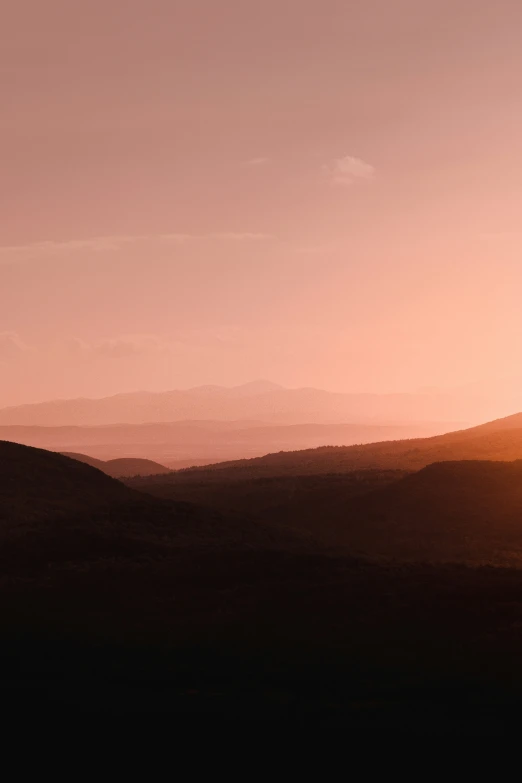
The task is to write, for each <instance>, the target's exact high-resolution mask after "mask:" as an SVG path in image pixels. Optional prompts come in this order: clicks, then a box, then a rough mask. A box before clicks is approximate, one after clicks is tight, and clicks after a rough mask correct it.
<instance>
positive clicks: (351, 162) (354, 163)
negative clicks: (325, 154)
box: [326, 155, 375, 186]
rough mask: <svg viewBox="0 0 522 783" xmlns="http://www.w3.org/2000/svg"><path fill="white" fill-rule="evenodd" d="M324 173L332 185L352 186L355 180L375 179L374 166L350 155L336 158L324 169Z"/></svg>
mask: <svg viewBox="0 0 522 783" xmlns="http://www.w3.org/2000/svg"><path fill="white" fill-rule="evenodd" d="M326 172H327V173H328V175H329V176H330V177H331V181H332V182H333V184H334V185H344V186H345V185H352V184H353V183H354V182H355V181H356V180H372V179H374V177H375V168H374V166H372V165H371V164H370V163H366V162H365V161H364V160H361V158H354V157H353V156H352V155H345V156H344V158H336V159H335V160H334V161H333V163H331V164H330V165H329V166H327V167H326Z"/></svg>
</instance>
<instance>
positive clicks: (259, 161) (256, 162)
mask: <svg viewBox="0 0 522 783" xmlns="http://www.w3.org/2000/svg"><path fill="white" fill-rule="evenodd" d="M267 163H270V158H250V160H245V161H244V164H243V165H244V166H248V167H249V168H259V167H260V166H266V164H267Z"/></svg>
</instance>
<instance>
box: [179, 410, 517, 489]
mask: <svg viewBox="0 0 522 783" xmlns="http://www.w3.org/2000/svg"><path fill="white" fill-rule="evenodd" d="M516 459H522V414H520V413H518V414H515V415H513V416H508V417H507V418H504V419H498V420H497V421H492V422H488V423H487V424H482V425H480V426H478V427H472V428H470V429H466V430H459V431H457V432H450V433H447V434H445V435H437V436H434V437H431V438H414V439H409V440H396V441H383V442H380V443H369V444H362V445H355V446H346V447H344V446H338V447H335V446H324V447H321V448H317V449H306V450H302V451H285V452H280V453H277V454H267V455H266V456H264V457H258V458H255V459H245V460H235V461H232V462H222V463H219V464H216V465H209V466H202V467H197V468H190V469H187V470H186V471H183V473H184V476H183V477H182V478H180V479H178V478H177V477H176V475H177V474H174V475H173V476H172V477H171V478H170V479H169V480H171V481H172V482H174V483H175V482H176V481H178V480H180V481H183V482H187V481H190V480H194V481H201V480H203V477H204V476H208V477H209V480H225V479H230V480H234V479H240V478H268V477H275V476H285V475H287V476H290V475H291V476H296V475H318V474H325V473H348V472H351V471H354V470H410V471H411V470H420V469H421V468H423V467H426V465H429V464H431V463H432V462H443V461H448V460H449V461H459V460H500V461H506V460H508V461H509V460H516ZM214 472H217V474H216V476H214V477H213V478H211V474H213V473H214Z"/></svg>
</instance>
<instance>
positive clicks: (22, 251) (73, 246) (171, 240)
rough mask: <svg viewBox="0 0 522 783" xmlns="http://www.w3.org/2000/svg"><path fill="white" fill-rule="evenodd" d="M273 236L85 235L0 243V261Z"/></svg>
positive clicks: (244, 234) (5, 262) (223, 234)
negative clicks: (70, 237) (24, 242)
mask: <svg viewBox="0 0 522 783" xmlns="http://www.w3.org/2000/svg"><path fill="white" fill-rule="evenodd" d="M263 239H273V237H272V236H271V235H270V234H262V233H253V232H234V231H223V232H214V233H210V234H181V233H173V234H132V235H119V234H118V235H111V236H99V237H90V238H88V239H67V240H48V241H44V242H32V243H30V244H26V245H4V246H1V245H0V264H7V263H14V262H17V261H30V260H33V259H35V260H38V259H40V258H48V257H60V256H64V255H69V254H71V255H73V254H75V253H106V252H111V251H118V250H122V249H124V248H125V247H129V246H132V245H139V244H152V245H165V244H169V245H185V244H188V243H190V242H198V241H204V240H207V241H208V240H221V241H249V240H251V241H258V240H263Z"/></svg>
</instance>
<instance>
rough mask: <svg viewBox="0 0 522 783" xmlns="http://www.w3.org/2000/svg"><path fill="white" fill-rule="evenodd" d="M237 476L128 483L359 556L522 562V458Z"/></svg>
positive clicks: (178, 476) (208, 474)
mask: <svg viewBox="0 0 522 783" xmlns="http://www.w3.org/2000/svg"><path fill="white" fill-rule="evenodd" d="M229 475H230V474H229V472H228V471H224V472H222V471H221V470H216V471H180V472H178V473H175V474H171V475H169V476H167V477H162V476H157V477H150V478H144V479H135V480H131V481H130V482H129V485H130V486H133V487H135V488H138V489H140V490H142V491H146V492H150V493H151V494H154V495H156V496H158V497H161V498H175V499H177V500H185V501H191V502H195V503H199V504H201V505H208V506H209V507H213V508H217V509H220V510H221V511H222V512H223V513H241V514H244V515H245V516H248V517H250V518H254V519H257V520H258V521H260V522H262V521H265V522H268V521H269V522H270V523H271V524H273V525H281V526H282V527H284V528H287V529H288V528H291V529H294V530H296V531H301V532H307V533H308V534H310V535H312V536H313V538H314V539H315V540H316V541H317V542H321V543H322V544H323V545H328V546H334V547H341V548H342V550H343V551H345V552H347V553H349V554H350V555H352V556H353V555H357V556H361V555H362V556H365V557H370V558H374V557H377V558H393V559H397V560H408V561H411V560H420V561H431V562H435V561H439V562H440V561H446V562H462V563H469V564H470V563H473V564H482V563H492V564H496V565H517V566H518V565H520V564H522V461H514V462H498V461H497V462H492V461H490V462H483V461H463V462H444V463H436V464H433V465H430V466H428V467H426V468H423V469H421V470H420V471H419V472H415V473H411V474H409V473H407V472H406V471H399V470H396V471H391V470H390V471H378V470H373V471H354V472H351V473H343V474H331V475H328V474H325V475H321V474H320V475H297V476H288V475H284V476H277V477H267V478H248V477H247V478H241V477H240V476H241V473H240V472H236V474H235V475H236V477H235V479H234V480H233V479H230V478H229ZM198 477H199V478H198Z"/></svg>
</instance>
